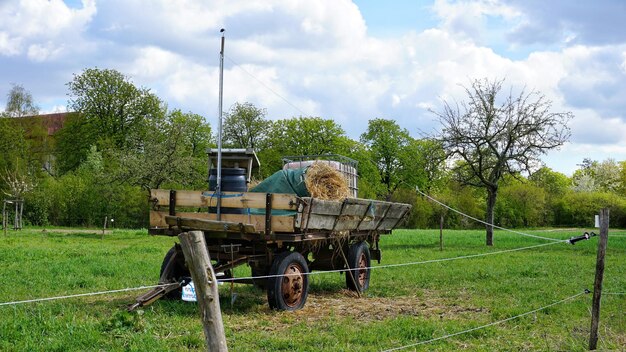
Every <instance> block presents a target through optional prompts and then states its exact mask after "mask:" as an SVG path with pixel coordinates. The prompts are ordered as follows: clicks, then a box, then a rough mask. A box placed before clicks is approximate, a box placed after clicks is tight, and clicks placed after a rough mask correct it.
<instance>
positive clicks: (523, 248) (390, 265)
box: [0, 242, 559, 307]
mask: <svg viewBox="0 0 626 352" xmlns="http://www.w3.org/2000/svg"><path fill="white" fill-rule="evenodd" d="M557 243H559V242H550V243H542V244H538V245H534V246H528V247H520V248H513V249H506V250H502V251H497V252H489V253H478V254H470V255H464V256H459V257H450V258H440V259H430V260H423V261H417V262H408V263H397V264H387V265H381V266H370V267H367V268H365V269H384V268H395V267H403V266H410V265H419V264H428V263H438V262H445V261H452V260H460V259H470V258H477V257H484V256H488V255H495V254H502V253H510V252H517V251H521V250H526V249H531V248H537V247H545V246H550V245H553V244H557ZM351 270H352V271H353V270H355V269H337V270H328V271H315V272H307V273H302V274H299V275H320V274H328V273H341V272H347V271H351ZM290 275H293V274H280V275H263V276H249V277H237V278H227V279H219V280H217V281H218V282H236V281H242V280H251V279H268V278H276V277H284V276H290ZM171 285H179V283H172V284H161V285H151V286H139V287H130V288H123V289H118V290H109V291H100V292H92V293H79V294H74V295H66V296H57V297H46V298H35V299H27V300H22V301H13V302H4V303H0V307H1V306H6V305H17V304H23V303H32V302H43V301H53V300H59V299H66V298H75V297H86V296H96V295H103V294H108V293H118V292H127V291H138V290H143V289H150V288H155V287H168V286H171Z"/></svg>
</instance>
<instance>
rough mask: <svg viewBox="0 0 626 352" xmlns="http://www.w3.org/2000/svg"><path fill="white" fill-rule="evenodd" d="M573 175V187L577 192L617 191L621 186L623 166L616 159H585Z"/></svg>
mask: <svg viewBox="0 0 626 352" xmlns="http://www.w3.org/2000/svg"><path fill="white" fill-rule="evenodd" d="M579 166H580V168H579V169H578V170H576V171H575V172H574V175H573V176H572V189H573V190H574V191H576V192H594V191H600V192H617V191H618V190H619V189H620V187H621V175H620V173H621V167H620V164H619V163H617V162H616V161H615V159H612V158H608V159H606V160H603V161H596V160H591V159H589V158H585V159H583V162H582V164H580V165H579Z"/></svg>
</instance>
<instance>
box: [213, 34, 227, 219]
mask: <svg viewBox="0 0 626 352" xmlns="http://www.w3.org/2000/svg"><path fill="white" fill-rule="evenodd" d="M224 31H225V29H224V28H222V29H220V33H222V46H221V49H220V96H219V104H218V106H219V107H218V108H219V122H218V127H217V182H216V184H215V194H216V195H217V220H218V221H220V220H222V209H221V208H222V100H223V99H224Z"/></svg>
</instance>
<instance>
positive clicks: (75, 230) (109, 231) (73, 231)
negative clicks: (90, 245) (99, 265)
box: [41, 229, 111, 235]
mask: <svg viewBox="0 0 626 352" xmlns="http://www.w3.org/2000/svg"><path fill="white" fill-rule="evenodd" d="M41 233H78V234H81V233H85V234H87V233H95V234H98V235H101V234H102V230H101V229H100V230H98V229H92V230H88V229H43V230H41ZM104 234H105V235H110V234H111V230H104Z"/></svg>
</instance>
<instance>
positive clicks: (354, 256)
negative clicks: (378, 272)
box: [346, 242, 371, 292]
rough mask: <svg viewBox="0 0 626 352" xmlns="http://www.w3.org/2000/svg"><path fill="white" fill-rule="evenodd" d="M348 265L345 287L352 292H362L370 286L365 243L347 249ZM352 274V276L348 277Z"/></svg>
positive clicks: (368, 257) (369, 262)
mask: <svg viewBox="0 0 626 352" xmlns="http://www.w3.org/2000/svg"><path fill="white" fill-rule="evenodd" d="M348 265H349V266H350V269H354V270H350V271H347V272H346V285H347V286H348V289H350V290H352V291H359V292H364V291H365V290H367V289H368V288H369V285H370V269H369V267H370V265H371V259H370V250H369V248H368V247H367V243H366V242H358V243H354V244H353V245H351V246H350V248H349V249H348ZM350 274H352V275H350Z"/></svg>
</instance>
